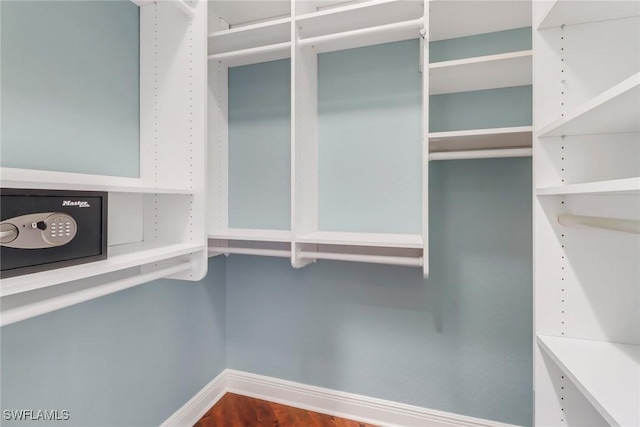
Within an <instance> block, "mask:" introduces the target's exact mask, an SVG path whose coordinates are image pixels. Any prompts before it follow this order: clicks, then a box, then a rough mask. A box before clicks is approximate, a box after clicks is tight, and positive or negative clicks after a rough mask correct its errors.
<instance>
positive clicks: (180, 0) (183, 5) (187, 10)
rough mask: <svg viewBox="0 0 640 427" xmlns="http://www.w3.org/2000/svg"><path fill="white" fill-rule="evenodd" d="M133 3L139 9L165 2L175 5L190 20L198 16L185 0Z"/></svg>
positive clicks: (134, 1) (137, 0) (152, 0)
mask: <svg viewBox="0 0 640 427" xmlns="http://www.w3.org/2000/svg"><path fill="white" fill-rule="evenodd" d="M131 2H132V3H134V4H135V5H136V6H138V7H143V6H147V5H149V4H153V3H159V2H165V3H169V4H171V5H173V6H174V7H175V8H177V9H178V10H179V11H180V12H182V13H184V14H185V16H186V17H187V18H189V19H193V17H194V16H196V11H195V10H194V9H193V7H191V6H189V5H188V4H187V2H186V1H184V0H131Z"/></svg>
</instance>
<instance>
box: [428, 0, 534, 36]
mask: <svg viewBox="0 0 640 427" xmlns="http://www.w3.org/2000/svg"><path fill="white" fill-rule="evenodd" d="M429 7H430V20H431V23H430V41H438V40H445V39H453V38H458V37H466V36H473V35H477V34H484V33H493V32H496V31H504V30H513V29H516V28H524V27H530V26H531V2H530V1H519V0H513V1H477V0H459V1H458V0H456V1H450V0H432V1H430V2H429Z"/></svg>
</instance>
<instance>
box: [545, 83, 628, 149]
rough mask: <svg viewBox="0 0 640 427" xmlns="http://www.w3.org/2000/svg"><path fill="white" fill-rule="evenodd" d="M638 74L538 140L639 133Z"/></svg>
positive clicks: (551, 127) (551, 126) (568, 116)
mask: <svg viewBox="0 0 640 427" xmlns="http://www.w3.org/2000/svg"><path fill="white" fill-rule="evenodd" d="M639 99H640V73H636V74H634V75H633V76H631V77H629V78H628V79H626V80H624V81H622V82H620V83H618V84H617V85H615V86H613V87H612V88H610V89H608V90H606V91H604V92H603V93H601V94H600V95H598V96H596V97H594V98H592V99H590V100H588V101H587V102H585V103H583V104H581V105H579V106H578V107H576V108H575V109H573V111H571V112H569V113H568V114H565V115H564V117H561V118H559V119H557V120H554V121H553V122H551V123H549V124H547V125H546V126H543V127H542V128H540V130H539V135H538V136H540V137H550V136H562V135H592V134H605V133H625V132H640V102H638V100H639Z"/></svg>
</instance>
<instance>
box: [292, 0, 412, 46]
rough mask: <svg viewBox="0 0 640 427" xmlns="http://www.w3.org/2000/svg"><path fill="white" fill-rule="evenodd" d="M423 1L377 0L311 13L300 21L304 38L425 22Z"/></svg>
mask: <svg viewBox="0 0 640 427" xmlns="http://www.w3.org/2000/svg"><path fill="white" fill-rule="evenodd" d="M423 12H424V11H423V6H422V2H421V1H402V0H373V1H366V2H358V3H354V4H349V5H346V6H341V7H335V8H331V9H326V10H322V11H319V12H313V13H308V14H305V15H301V16H299V17H297V18H296V25H297V26H298V27H300V34H301V36H302V37H304V38H308V37H317V36H323V35H329V34H335V33H342V32H345V31H351V30H357V29H362V28H369V27H376V26H380V25H384V24H391V23H396V22H402V21H408V20H412V19H416V18H421V17H422V15H423Z"/></svg>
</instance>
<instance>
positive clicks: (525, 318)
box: [227, 159, 533, 425]
mask: <svg viewBox="0 0 640 427" xmlns="http://www.w3.org/2000/svg"><path fill="white" fill-rule="evenodd" d="M431 168H432V171H431V184H430V194H431V196H430V197H431V198H430V203H431V213H430V227H431V239H430V252H431V277H430V278H429V279H428V280H424V279H423V278H422V276H421V271H420V270H418V269H411V268H405V267H387V266H376V265H367V264H358V263H345V262H330V261H320V262H318V264H315V265H311V266H309V267H305V268H304V269H301V270H294V269H292V268H291V266H290V264H289V262H288V261H287V260H273V259H267V258H259V257H247V256H244V257H243V256H232V257H230V258H229V259H228V261H227V367H229V368H232V369H238V370H243V371H249V372H254V373H258V374H263V375H269V376H274V377H277V378H284V379H288V380H292V381H298V382H301V383H305V384H312V385H317V386H322V387H327V388H330V389H335V390H342V391H347V392H353V393H360V394H363V395H367V396H374V397H378V398H382V399H389V400H392V401H397V402H404V403H408V404H414V405H419V406H424V407H427V408H432V409H437V410H443V411H450V412H454V413H460V414H465V415H469V416H474V417H480V418H486V419H492V420H498V421H503V422H509V423H514V424H519V425H531V422H532V399H533V395H532V359H531V357H532V356H531V355H532V347H531V334H532V320H531V318H532V315H531V313H532V290H531V289H532V267H531V257H532V254H531V239H532V237H531V162H530V159H492V160H465V161H446V162H435V163H432V165H431Z"/></svg>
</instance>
